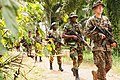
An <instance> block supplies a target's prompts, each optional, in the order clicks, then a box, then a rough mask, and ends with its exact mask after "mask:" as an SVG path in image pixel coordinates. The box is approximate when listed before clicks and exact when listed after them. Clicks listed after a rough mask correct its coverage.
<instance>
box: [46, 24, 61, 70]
mask: <svg viewBox="0 0 120 80" xmlns="http://www.w3.org/2000/svg"><path fill="white" fill-rule="evenodd" d="M55 25H56V23H53V24H52V26H51V27H53V26H55ZM48 38H53V39H55V41H53V42H54V45H55V50H54V49H53V50H52V54H50V69H52V63H53V60H54V55H55V54H56V55H57V63H58V65H59V70H60V71H63V69H62V67H61V64H62V56H59V55H60V54H61V36H60V34H59V31H58V30H57V28H56V30H53V29H51V30H50V31H49V36H48Z"/></svg>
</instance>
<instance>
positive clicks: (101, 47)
mask: <svg viewBox="0 0 120 80" xmlns="http://www.w3.org/2000/svg"><path fill="white" fill-rule="evenodd" d="M104 7H105V5H104V4H103V3H102V2H101V1H97V2H95V3H94V4H93V7H92V10H93V11H94V12H95V15H93V16H92V17H90V18H89V19H88V21H87V23H86V25H87V32H86V33H87V36H88V37H90V39H91V40H92V42H93V45H94V47H93V50H92V52H93V58H94V64H95V65H96V67H97V68H98V70H97V71H92V74H93V80H106V74H107V73H108V71H109V70H110V69H111V67H112V53H111V47H112V46H114V47H115V46H116V43H115V42H110V39H109V38H108V36H110V35H108V36H107V35H105V34H104V33H102V30H103V31H104V30H105V31H106V32H109V34H112V27H111V23H110V21H109V19H108V18H107V17H106V16H103V15H102V13H103V9H104ZM98 28H99V30H97V29H98ZM111 40H112V38H111Z"/></svg>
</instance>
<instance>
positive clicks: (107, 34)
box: [91, 26, 117, 44]
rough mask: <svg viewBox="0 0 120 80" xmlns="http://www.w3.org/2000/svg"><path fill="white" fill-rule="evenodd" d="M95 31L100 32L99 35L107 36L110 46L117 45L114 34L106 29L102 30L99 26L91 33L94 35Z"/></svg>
mask: <svg viewBox="0 0 120 80" xmlns="http://www.w3.org/2000/svg"><path fill="white" fill-rule="evenodd" d="M94 31H96V32H98V33H102V34H104V35H105V36H106V38H107V39H108V41H109V42H110V44H112V43H114V42H115V43H117V42H116V41H115V40H113V39H112V37H113V36H112V34H111V33H110V32H109V31H108V30H106V29H103V28H100V27H98V26H94V28H93V30H92V31H91V33H93V32H94Z"/></svg>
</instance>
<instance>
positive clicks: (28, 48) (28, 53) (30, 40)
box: [26, 31, 33, 57]
mask: <svg viewBox="0 0 120 80" xmlns="http://www.w3.org/2000/svg"><path fill="white" fill-rule="evenodd" d="M31 34H32V33H31V31H28V37H27V39H26V40H27V56H28V57H33V56H32V55H31V52H32V45H33V38H32V36H31Z"/></svg>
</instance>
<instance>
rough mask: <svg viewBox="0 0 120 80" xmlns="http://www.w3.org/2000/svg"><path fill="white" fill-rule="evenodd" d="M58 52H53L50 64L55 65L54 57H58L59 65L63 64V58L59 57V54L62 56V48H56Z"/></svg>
mask: <svg viewBox="0 0 120 80" xmlns="http://www.w3.org/2000/svg"><path fill="white" fill-rule="evenodd" d="M55 50H56V51H54V50H52V54H51V55H50V63H53V60H54V55H55V54H56V55H57V62H58V64H62V57H61V56H58V55H59V54H61V52H60V51H61V48H56V49H55Z"/></svg>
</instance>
